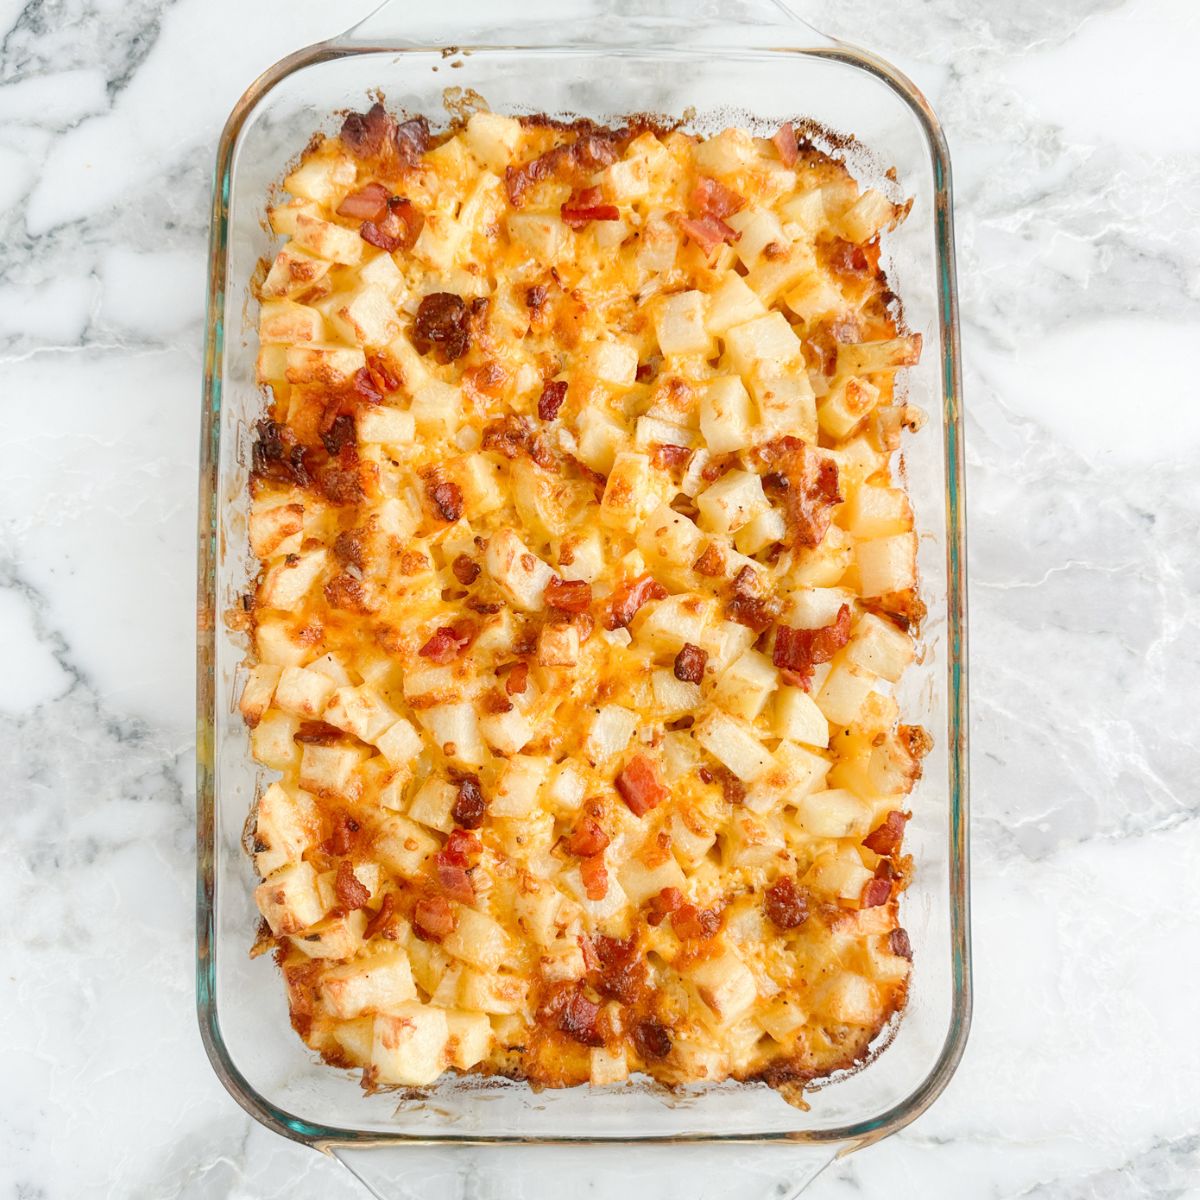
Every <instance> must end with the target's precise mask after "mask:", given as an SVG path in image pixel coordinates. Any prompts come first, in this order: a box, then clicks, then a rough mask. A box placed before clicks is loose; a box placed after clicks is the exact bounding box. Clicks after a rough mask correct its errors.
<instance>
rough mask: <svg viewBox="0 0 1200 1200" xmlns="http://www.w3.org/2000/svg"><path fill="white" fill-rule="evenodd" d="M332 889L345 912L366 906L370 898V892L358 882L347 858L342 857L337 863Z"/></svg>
mask: <svg viewBox="0 0 1200 1200" xmlns="http://www.w3.org/2000/svg"><path fill="white" fill-rule="evenodd" d="M333 891H334V895H336V896H337V898H338V904H339V905H341V907H342V908H344V909H345V910H346V911H347V912H353V911H354V910H355V909H356V908H366V906H367V902H368V901H369V900H370V899H371V893H370V892H368V891H367V889H366V888H365V887H364V886H363V885H362V883H360V882H359V879H358V876H357V875H355V874H354V867H353V865H352V864H351V862H350V860H349V859H348V858H343V859H342V861H341V862H340V863H338V869H337V875H336V876H335V878H334V881H333Z"/></svg>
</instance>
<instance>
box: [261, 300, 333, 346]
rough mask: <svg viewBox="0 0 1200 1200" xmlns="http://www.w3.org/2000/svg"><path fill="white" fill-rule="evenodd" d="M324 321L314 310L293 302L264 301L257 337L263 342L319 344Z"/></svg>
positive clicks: (322, 334) (323, 329) (323, 331)
mask: <svg viewBox="0 0 1200 1200" xmlns="http://www.w3.org/2000/svg"><path fill="white" fill-rule="evenodd" d="M324 334H325V319H324V318H323V317H322V316H321V314H320V313H319V312H317V310H316V309H315V308H308V307H307V306H306V305H303V304H297V303H296V302H295V301H294V300H266V301H264V302H263V305H262V308H261V309H260V310H259V314H258V336H259V338H260V339H261V340H262V341H264V342H287V343H292V342H319V341H320V340H321V338H322V337H323V336H324Z"/></svg>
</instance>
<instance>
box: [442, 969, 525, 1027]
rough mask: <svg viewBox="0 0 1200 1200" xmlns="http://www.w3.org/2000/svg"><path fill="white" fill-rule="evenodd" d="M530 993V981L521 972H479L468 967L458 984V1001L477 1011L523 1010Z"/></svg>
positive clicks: (499, 1012)
mask: <svg viewBox="0 0 1200 1200" xmlns="http://www.w3.org/2000/svg"><path fill="white" fill-rule="evenodd" d="M528 994H529V984H528V982H527V981H526V980H525V979H523V978H522V977H521V976H519V975H502V974H500V973H499V972H496V971H475V970H472V969H470V968H467V969H466V970H465V971H463V973H462V976H461V978H460V979H459V983H458V998H457V1003H458V1004H459V1006H460V1007H462V1008H465V1009H471V1010H473V1011H474V1012H483V1013H492V1014H494V1015H500V1014H503V1013H517V1012H521V1011H522V1009H523V1008H524V1007H525V1002H526V998H527V996H528Z"/></svg>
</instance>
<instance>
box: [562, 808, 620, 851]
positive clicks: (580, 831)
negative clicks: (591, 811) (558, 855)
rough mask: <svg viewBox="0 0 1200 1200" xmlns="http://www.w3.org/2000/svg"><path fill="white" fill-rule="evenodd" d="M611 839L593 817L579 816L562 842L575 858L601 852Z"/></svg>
mask: <svg viewBox="0 0 1200 1200" xmlns="http://www.w3.org/2000/svg"><path fill="white" fill-rule="evenodd" d="M611 841H612V839H611V838H610V837H609V836H608V834H607V833H605V832H604V829H603V828H602V827H601V825H600V822H599V821H597V820H596V818H595V817H581V818H580V820H579V822H578V823H577V824H576V826H575V828H574V829H572V830H571V832H570V834H569V835H568V837H567V839H566V841H565V842H564V843H563V844H564V845H565V846H566V848H567V850H568V852H569V853H571V854H574V855H575V856H576V857H577V858H591V857H592V856H593V855H594V854H603V853H604V851H605V850H606V849H607V848H608V844H609V842H611Z"/></svg>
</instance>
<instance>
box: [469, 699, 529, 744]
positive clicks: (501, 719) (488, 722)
mask: <svg viewBox="0 0 1200 1200" xmlns="http://www.w3.org/2000/svg"><path fill="white" fill-rule="evenodd" d="M479 731H480V733H482V734H483V737H484V740H485V741H486V742H487V743H488V745H490V746H491V747H492V749H493V750H495V751H496V753H497V754H516V753H517V751H518V750H521V749H523V748H524V747H525V746H527V745H528V744H529V742H530V740H531V739H532V738H533V723H532V722H531V721H530V719H529V717H528V716H527V715H526V714H525V713H523V712H522V711H521V710H520V709H519V708H510V709H509V710H508V712H503V713H487V714H486V715H485V716H482V717H480V718H479Z"/></svg>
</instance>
